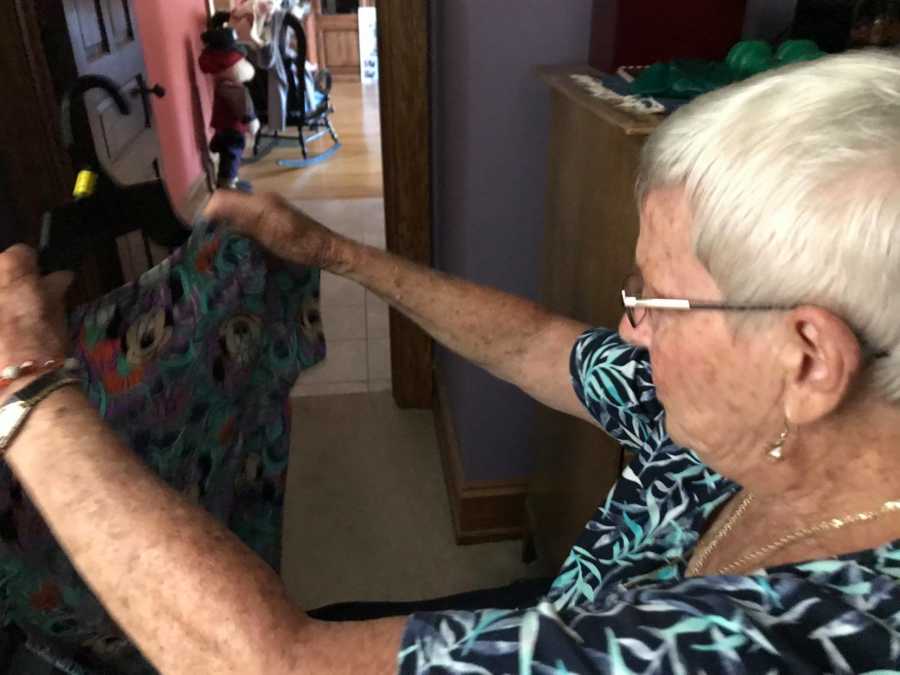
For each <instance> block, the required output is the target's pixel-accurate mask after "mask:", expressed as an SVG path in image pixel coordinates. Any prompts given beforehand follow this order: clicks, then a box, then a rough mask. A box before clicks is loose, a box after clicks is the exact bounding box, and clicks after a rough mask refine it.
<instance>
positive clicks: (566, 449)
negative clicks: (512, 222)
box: [527, 66, 660, 574]
mask: <svg viewBox="0 0 900 675" xmlns="http://www.w3.org/2000/svg"><path fill="white" fill-rule="evenodd" d="M591 72H593V71H592V70H591V69H590V68H589V67H587V66H585V67H541V68H539V69H538V76H539V77H540V78H541V79H542V80H543V81H544V82H545V83H546V84H547V86H548V88H549V92H550V96H551V98H552V122H551V132H550V153H549V162H550V167H549V178H548V188H547V213H546V232H545V242H544V251H545V254H544V281H543V303H544V304H545V305H546V306H547V307H549V308H550V309H552V310H554V311H556V312H558V313H561V314H565V315H567V316H571V317H573V318H576V319H580V320H582V321H586V322H589V323H591V324H592V325H598V326H609V327H613V328H615V327H616V326H617V325H618V322H619V319H620V317H621V316H622V301H621V297H620V294H619V292H620V289H621V287H622V281H623V279H624V278H625V276H626V275H627V274H628V273H629V272H630V271H631V270H632V268H633V261H634V246H635V243H636V241H637V235H638V212H637V207H636V204H635V200H634V183H635V179H636V177H637V169H638V160H639V155H640V151H641V146H642V145H643V143H644V141H645V139H646V138H647V136H648V135H649V134H650V133H651V132H652V131H653V129H655V128H656V126H658V124H659V121H660V120H659V119H658V118H657V117H656V116H650V115H637V114H634V115H633V114H630V113H627V112H623V111H621V110H619V109H616V108H614V107H612V106H611V105H609V104H607V103H605V102H603V101H601V100H599V99H597V98H595V97H593V96H591V95H590V93H588V92H587V91H586V90H585V89H584V88H583V87H582V86H581V85H580V84H578V83H577V82H575V81H574V80H572V79H571V75H573V74H576V73H582V74H583V73H591ZM535 427H536V429H535V435H536V441H537V442H536V444H535V447H536V448H537V455H536V464H535V471H534V475H533V478H532V481H531V483H530V485H529V494H528V501H527V503H528V518H529V528H530V534H531V538H532V540H533V543H534V545H535V546H536V549H537V554H538V558H539V560H540V562H541V565H542V566H543V567H546V570H545V571H546V572H547V573H548V574H553V573H555V571H556V570H557V569H558V568H559V566H560V564H561V563H562V562H563V560H564V558H565V556H566V554H567V553H568V551H569V549H570V548H571V546H572V544H573V543H574V542H575V540H576V538H577V537H578V534H579V533H580V532H581V530H582V529H583V527H584V524H585V523H586V522H587V521H588V520H589V519H590V517H591V514H592V513H593V511H594V510H595V509H596V507H597V506H598V505H599V504H600V503H601V502H602V501H603V500H604V498H605V497H606V493H607V491H608V490H609V488H610V486H611V485H612V484H613V482H614V481H615V480H616V478H617V477H618V475H619V473H620V471H621V468H622V451H621V450H620V448H619V446H618V445H617V444H616V443H615V442H613V441H612V440H611V439H609V438H608V437H607V436H606V435H605V434H604V433H603V432H602V431H600V430H599V429H598V428H596V427H594V426H592V425H590V424H588V423H586V422H582V421H580V420H577V419H575V418H572V417H568V416H565V415H561V414H559V413H556V412H554V411H551V410H549V409H547V408H541V410H540V412H539V417H538V420H537V423H536V425H535Z"/></svg>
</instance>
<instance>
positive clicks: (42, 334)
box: [0, 245, 72, 369]
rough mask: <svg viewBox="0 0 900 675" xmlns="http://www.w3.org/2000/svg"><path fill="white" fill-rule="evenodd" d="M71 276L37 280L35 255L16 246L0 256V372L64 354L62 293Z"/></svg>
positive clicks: (32, 251)
mask: <svg viewBox="0 0 900 675" xmlns="http://www.w3.org/2000/svg"><path fill="white" fill-rule="evenodd" d="M71 283H72V273H71V272H56V273H55V274H51V275H50V276H47V277H44V278H41V274H40V271H39V270H38V259H37V254H36V253H35V252H34V250H32V249H30V248H28V247H27V246H22V245H17V246H13V247H12V248H10V249H7V250H6V251H4V252H3V253H0V369H2V368H5V367H6V366H17V365H19V364H21V363H23V362H25V361H31V360H36V359H49V358H53V359H59V358H63V357H65V356H66V354H67V349H68V337H67V334H66V333H67V331H66V306H65V297H66V291H67V290H68V288H69V286H70V285H71Z"/></svg>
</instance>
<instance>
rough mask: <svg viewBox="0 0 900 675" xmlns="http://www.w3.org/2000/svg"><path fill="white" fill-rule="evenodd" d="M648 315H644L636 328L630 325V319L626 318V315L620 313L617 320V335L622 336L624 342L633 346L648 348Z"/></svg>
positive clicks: (649, 332)
mask: <svg viewBox="0 0 900 675" xmlns="http://www.w3.org/2000/svg"><path fill="white" fill-rule="evenodd" d="M648 318H649V317H644V320H643V321H641V322H640V323H639V324H638V326H637V328H635V327H634V326H632V325H631V321H629V320H628V315H626V314H624V313H623V314H622V318H621V320H620V321H619V335H621V336H622V339H623V340H625V342H627V343H629V344H632V345H634V346H635V347H643V348H644V349H650V337H651V331H650V326H649V324H650V322H649V321H647V319H648Z"/></svg>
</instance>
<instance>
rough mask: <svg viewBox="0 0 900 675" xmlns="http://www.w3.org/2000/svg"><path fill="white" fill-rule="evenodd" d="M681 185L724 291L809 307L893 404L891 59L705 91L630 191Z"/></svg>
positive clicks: (803, 67)
mask: <svg viewBox="0 0 900 675" xmlns="http://www.w3.org/2000/svg"><path fill="white" fill-rule="evenodd" d="M674 186H679V187H683V188H684V189H685V193H686V196H687V199H688V200H689V204H690V207H691V210H692V215H693V217H694V231H693V240H694V251H695V253H696V255H697V258H698V259H699V260H700V261H701V262H702V263H703V264H704V265H705V266H706V268H707V270H708V271H709V273H710V274H711V276H712V277H713V279H714V280H715V281H716V283H717V284H718V286H719V288H720V289H721V290H722V292H723V294H724V296H725V298H726V299H727V300H728V301H729V302H735V303H746V304H766V305H769V304H778V305H788V306H794V305H798V304H810V305H817V306H820V307H823V308H825V309H828V310H829V311H832V312H834V313H835V314H836V315H838V316H840V317H841V318H842V319H844V320H845V321H846V322H847V324H848V325H849V326H850V327H851V328H852V329H853V330H854V331H855V332H856V333H857V335H858V336H859V337H860V338H861V339H862V340H863V342H864V344H866V345H867V346H868V347H869V348H870V349H872V350H874V351H875V352H889V355H888V356H887V357H884V358H879V359H876V360H875V361H874V362H873V363H872V366H871V369H870V371H869V375H870V377H871V379H870V380H869V383H870V384H871V385H872V386H874V387H875V390H876V391H877V392H878V393H879V394H880V395H881V396H883V397H885V398H887V399H889V400H892V401H895V402H900V57H898V56H894V55H891V54H887V53H885V52H880V51H857V52H849V53H846V54H841V55H837V56H828V57H825V58H822V59H820V60H818V61H814V62H811V63H804V64H799V65H794V66H788V67H784V68H780V69H778V70H775V71H772V72H770V73H766V74H763V75H760V76H758V77H755V78H752V79H750V80H747V81H745V82H742V83H740V84H736V85H732V86H731V87H727V88H724V89H721V90H719V91H716V92H713V93H711V94H707V95H706V96H702V97H700V98H699V99H697V100H696V101H694V102H693V103H691V104H689V105H687V106H685V107H684V108H682V109H681V110H680V111H678V112H676V113H675V114H673V115H672V116H671V117H670V118H669V119H668V120H666V121H665V122H664V123H663V124H662V125H661V126H660V127H659V129H658V130H657V131H656V132H655V133H654V134H653V136H651V138H650V139H649V140H648V142H647V144H646V146H645V148H644V151H643V156H642V159H641V171H640V178H639V180H638V199H639V201H640V203H641V204H643V201H644V199H645V198H646V196H647V194H648V193H649V192H650V191H652V190H654V189H657V188H661V187H674Z"/></svg>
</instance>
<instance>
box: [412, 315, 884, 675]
mask: <svg viewBox="0 0 900 675" xmlns="http://www.w3.org/2000/svg"><path fill="white" fill-rule="evenodd" d="M571 368H572V380H573V384H574V387H575V391H576V392H577V394H578V396H579V398H580V399H581V401H582V402H583V403H584V405H585V406H586V407H587V409H588V410H589V411H590V412H591V414H592V415H593V416H594V418H595V419H596V420H597V421H598V422H599V423H600V424H601V425H602V426H603V428H604V429H606V431H608V432H609V433H610V434H611V435H612V436H613V437H614V438H615V439H616V440H618V441H619V442H620V443H621V444H622V445H623V446H624V447H625V448H627V449H628V450H630V451H633V452H634V453H636V456H635V459H634V461H633V462H632V463H631V464H630V465H629V466H628V467H627V468H626V469H625V471H624V472H623V473H622V476H621V478H620V480H619V481H618V483H617V484H616V485H615V486H614V487H613V489H612V491H611V492H610V494H609V496H608V497H607V499H606V502H605V503H604V504H603V505H601V506H600V507H599V508H598V509H597V512H596V513H595V515H594V517H593V519H592V520H591V521H590V522H588V523H587V525H586V527H585V529H584V532H583V533H582V534H581V536H580V538H579V539H578V541H577V542H576V544H575V546H573V547H572V550H571V552H570V554H569V557H568V559H567V560H566V562H565V564H564V565H563V568H562V571H561V572H560V574H559V576H558V577H557V579H556V581H555V582H554V584H553V586H552V589H551V590H550V593H549V594H548V596H547V598H546V599H545V600H544V601H543V602H541V603H540V604H539V605H538V606H537V607H533V608H529V609H523V610H492V609H485V610H482V611H476V612H441V613H433V614H414V615H413V616H412V617H411V618H410V620H409V622H408V624H407V628H406V632H405V635H404V637H403V644H402V647H401V652H400V654H399V657H398V665H399V669H400V672H401V673H404V674H407V673H426V672H427V673H471V674H478V673H485V674H488V673H522V674H527V673H534V674H535V675H537V674H541V675H544V674H551V673H553V674H562V673H617V674H622V675H624V674H626V673H629V674H630V673H823V672H828V673H868V674H869V675H873V674H875V673H878V674H884V673H900V589H898V582H897V580H898V578H900V542H892V543H890V544H886V545H885V546H882V547H880V548H877V549H874V550H867V551H861V552H858V553H853V554H849V555H842V556H839V557H835V558H828V559H825V560H815V561H810V562H806V563H800V564H791V565H782V566H779V567H774V568H768V569H762V570H758V571H756V572H754V573H752V574H748V575H742V576H706V577H692V578H687V577H685V568H686V561H687V560H689V559H690V557H691V553H692V551H693V549H694V547H695V546H696V544H697V540H698V539H699V536H700V533H702V532H703V530H704V529H705V526H706V524H707V521H708V520H709V519H710V517H711V515H712V514H713V512H714V511H715V510H716V508H717V507H718V506H719V505H721V504H722V503H723V502H724V501H725V500H727V499H729V498H730V497H731V496H732V495H733V494H734V493H735V492H737V491H738V490H739V489H740V488H739V486H737V485H735V484H733V483H731V482H729V481H728V480H726V479H724V478H723V477H721V476H719V475H717V474H716V473H715V472H713V471H712V470H711V469H710V468H708V467H707V466H705V465H704V464H703V462H701V461H700V460H699V459H698V458H697V456H696V455H694V453H693V452H691V451H690V450H688V449H686V448H681V447H678V446H676V445H675V444H674V443H672V441H671V440H670V439H669V438H668V436H667V435H666V431H665V425H664V423H663V421H664V411H663V409H662V407H661V406H660V404H659V402H658V400H657V399H656V396H655V392H654V386H653V378H652V376H651V372H650V363H649V360H648V358H647V354H646V352H644V351H642V350H640V349H638V348H635V347H632V346H630V345H628V344H626V343H624V342H623V341H622V339H621V338H620V337H619V336H618V335H617V334H616V333H613V332H610V331H607V330H603V329H595V330H591V331H589V332H587V333H585V334H584V335H583V336H581V338H579V340H578V342H577V343H576V345H575V348H574V350H573V352H572V360H571Z"/></svg>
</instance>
